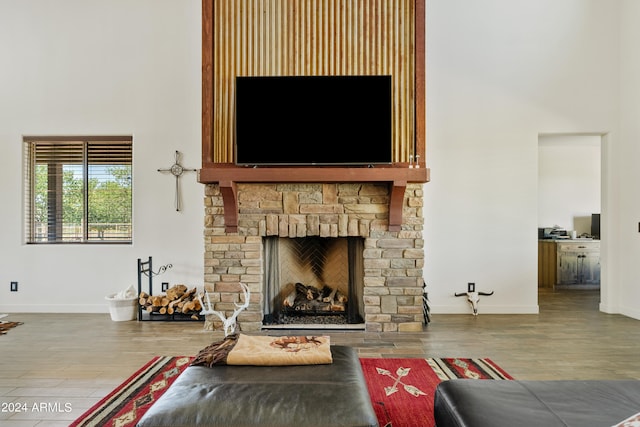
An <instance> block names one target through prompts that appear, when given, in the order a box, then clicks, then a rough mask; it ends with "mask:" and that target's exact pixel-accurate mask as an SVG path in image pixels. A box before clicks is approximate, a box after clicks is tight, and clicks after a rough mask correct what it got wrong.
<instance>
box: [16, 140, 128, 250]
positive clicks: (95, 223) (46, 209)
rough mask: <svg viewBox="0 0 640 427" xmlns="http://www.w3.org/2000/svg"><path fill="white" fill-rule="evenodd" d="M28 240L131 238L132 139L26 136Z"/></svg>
mask: <svg viewBox="0 0 640 427" xmlns="http://www.w3.org/2000/svg"><path fill="white" fill-rule="evenodd" d="M24 161H25V165H24V171H25V182H24V188H25V197H24V200H25V210H24V211H25V241H26V242H27V243H131V241H132V227H131V225H132V196H133V194H132V177H131V174H132V138H131V137H130V136H113V137H82V138H60V137H55V138H47V137H25V138H24Z"/></svg>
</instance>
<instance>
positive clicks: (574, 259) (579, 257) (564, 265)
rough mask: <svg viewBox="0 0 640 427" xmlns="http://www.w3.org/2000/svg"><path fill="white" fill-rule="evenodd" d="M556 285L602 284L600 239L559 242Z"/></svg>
mask: <svg viewBox="0 0 640 427" xmlns="http://www.w3.org/2000/svg"><path fill="white" fill-rule="evenodd" d="M557 245H558V248H557V263H558V264H557V276H556V285H558V286H571V285H592V286H593V285H600V241H597V240H589V241H567V242H559V243H558V244H557Z"/></svg>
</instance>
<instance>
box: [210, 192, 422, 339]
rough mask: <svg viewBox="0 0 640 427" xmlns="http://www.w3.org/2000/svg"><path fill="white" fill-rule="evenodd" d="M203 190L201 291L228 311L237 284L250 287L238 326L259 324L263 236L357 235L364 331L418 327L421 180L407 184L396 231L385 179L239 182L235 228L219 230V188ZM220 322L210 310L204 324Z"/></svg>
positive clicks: (236, 297)
mask: <svg viewBox="0 0 640 427" xmlns="http://www.w3.org/2000/svg"><path fill="white" fill-rule="evenodd" d="M205 196H206V197H205V260H204V262H205V277H204V283H205V289H206V291H207V292H208V293H209V297H210V299H211V301H212V302H214V303H215V309H216V310H218V311H224V312H226V313H227V314H231V313H232V312H233V310H234V309H235V308H236V306H235V303H238V302H241V300H242V298H243V297H242V293H241V290H240V286H239V284H238V283H239V282H243V283H245V284H247V285H248V286H249V288H250V290H251V299H250V304H249V307H248V308H247V309H246V310H244V311H242V312H241V313H240V315H239V316H238V323H239V325H240V330H242V331H256V330H260V329H261V327H262V318H263V308H262V298H263V294H262V293H263V274H264V260H263V259H262V257H263V247H262V238H263V237H264V236H279V237H290V238H293V237H306V236H320V237H348V236H360V237H363V238H364V239H365V242H364V253H363V256H364V269H365V271H364V317H365V329H366V330H367V331H373V332H375V331H420V330H422V268H423V265H424V247H423V245H424V240H423V237H422V230H423V216H422V205H423V198H422V185H421V184H408V185H407V188H406V191H405V196H404V203H403V222H402V227H401V230H400V231H388V217H389V186H388V185H387V184H378V183H362V184H359V183H345V184H307V183H301V184H290V183H286V184H238V185H237V200H238V211H239V215H238V232H237V233H233V234H229V233H226V232H225V224H224V208H223V200H222V194H221V192H220V188H219V186H218V185H217V184H208V185H206V190H205ZM220 325H221V322H220V321H219V319H218V318H217V317H215V316H208V317H207V320H206V322H205V327H206V328H208V329H219V328H220Z"/></svg>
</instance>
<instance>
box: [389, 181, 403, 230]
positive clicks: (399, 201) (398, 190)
mask: <svg viewBox="0 0 640 427" xmlns="http://www.w3.org/2000/svg"><path fill="white" fill-rule="evenodd" d="M406 189H407V181H393V182H392V183H391V197H390V198H389V231H400V229H401V227H402V208H403V206H404V192H405V190H406Z"/></svg>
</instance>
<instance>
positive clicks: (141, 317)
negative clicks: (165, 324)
mask: <svg viewBox="0 0 640 427" xmlns="http://www.w3.org/2000/svg"><path fill="white" fill-rule="evenodd" d="M171 267H173V265H171V264H166V265H163V266H161V267H160V268H159V269H158V271H153V259H152V258H151V257H149V259H148V260H146V261H142V259H140V258H138V296H140V294H141V293H142V280H143V276H146V277H147V278H148V288H147V293H148V294H149V295H153V278H154V276H159V275H160V274H162V273H164V272H165V271H167V270H168V269H170V268H171ZM146 320H160V321H172V320H182V321H203V320H204V316H201V315H199V316H198V319H197V320H196V319H193V318H191V316H190V315H186V314H181V313H174V314H159V313H147V312H146V311H145V310H143V309H142V306H141V305H140V304H138V321H146Z"/></svg>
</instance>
